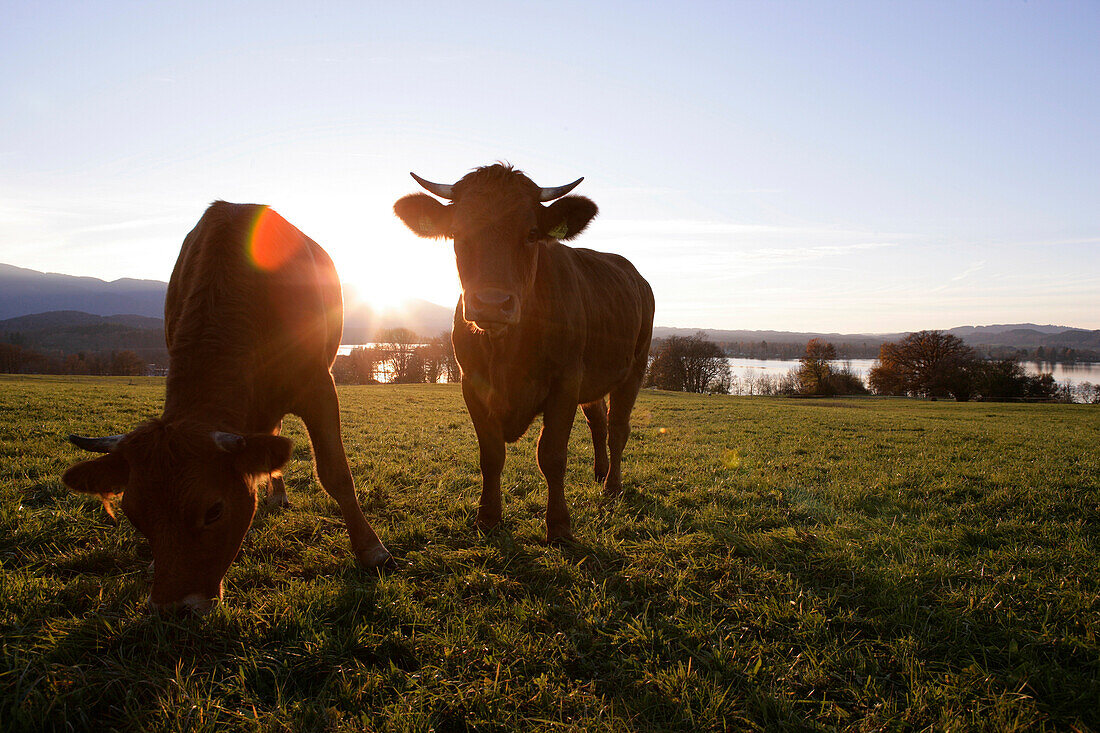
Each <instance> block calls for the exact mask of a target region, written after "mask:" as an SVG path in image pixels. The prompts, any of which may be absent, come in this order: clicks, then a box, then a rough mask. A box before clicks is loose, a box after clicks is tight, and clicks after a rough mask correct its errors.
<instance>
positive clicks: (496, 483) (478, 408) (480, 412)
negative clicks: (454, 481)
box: [462, 380, 505, 532]
mask: <svg viewBox="0 0 1100 733" xmlns="http://www.w3.org/2000/svg"><path fill="white" fill-rule="evenodd" d="M462 397H463V398H464V399H465V400H466V409H467V410H469V411H470V419H471V420H472V421H473V423H474V432H476V433H477V447H478V451H479V453H480V457H481V501H480V503H479V504H478V507H477V522H476V525H477V528H478V529H479V530H481V531H482V532H488V531H489V530H491V529H493V528H494V527H496V526H497V525H498V524H500V517H501V504H500V474H501V471H503V470H504V455H505V451H504V435H503V434H502V432H501V429H500V423H499V422H498V421H497V420H494V419H493V418H492V417H491V416H490V415H489V410H488V409H486V407H485V405H484V404H483V403H482V402H481V400H480V399H479V398H478V396H477V394H476V393H475V392H474V389H473V387H471V386H470V385H469V383H468V382H466V381H465V380H463V382H462Z"/></svg>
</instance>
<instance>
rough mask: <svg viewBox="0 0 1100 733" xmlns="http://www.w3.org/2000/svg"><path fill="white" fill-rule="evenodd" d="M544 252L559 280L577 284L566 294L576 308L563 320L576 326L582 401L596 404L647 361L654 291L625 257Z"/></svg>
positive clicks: (568, 249) (555, 250)
mask: <svg viewBox="0 0 1100 733" xmlns="http://www.w3.org/2000/svg"><path fill="white" fill-rule="evenodd" d="M548 251H549V252H550V254H551V256H552V257H553V259H554V260H555V261H556V263H557V266H556V268H555V269H558V270H559V271H564V273H566V274H564V275H560V276H559V277H562V279H566V278H569V277H575V278H576V280H575V285H573V286H571V287H569V288H566V289H567V290H569V291H574V290H575V292H571V293H570V296H571V297H570V299H575V301H574V302H575V303H576V306H574V307H571V308H567V309H566V316H567V317H568V318H570V319H573V320H574V321H579V322H580V324H581V329H580V333H579V334H578V336H579V337H580V339H581V342H580V344H579V348H580V352H581V359H582V363H583V369H584V380H583V383H582V389H581V391H582V395H581V398H582V400H584V401H587V400H588V399H598V398H599V397H601V396H603V395H604V394H606V393H607V392H608V391H610V389H611V388H612V387H613V386H614V385H616V384H618V383H619V382H621V381H622V380H623V379H625V378H626V377H627V376H628V375H629V374H631V373H632V372H633V371H635V370H636V368H637V367H638V364H639V361H641V362H642V363H644V362H645V360H646V359H647V358H648V354H649V342H650V338H651V334H652V331H653V307H654V306H653V291H652V290H651V289H650V287H649V283H648V282H646V280H645V278H643V277H642V276H641V275H640V274H639V273H638V270H637V269H636V268H635V267H634V265H633V264H631V262H630V261H629V260H627V259H626V258H625V257H621V256H619V255H616V254H611V253H607V252H596V251H594V250H591V249H583V248H577V249H574V248H572V247H567V246H565V245H557V246H553V245H551V247H550V248H549V250H548ZM558 302H559V307H560V298H559V299H558ZM550 305H551V306H553V304H552V303H551V304H550ZM570 311H571V312H570ZM574 348H576V347H574Z"/></svg>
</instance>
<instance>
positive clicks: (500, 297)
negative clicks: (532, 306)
mask: <svg viewBox="0 0 1100 733" xmlns="http://www.w3.org/2000/svg"><path fill="white" fill-rule="evenodd" d="M474 299H475V300H476V301H477V305H478V310H480V311H484V312H487V313H491V312H493V311H495V312H497V313H499V314H500V315H502V316H505V317H510V316H511V315H512V314H513V313H515V310H516V298H515V296H514V295H512V294H511V293H509V292H508V291H507V290H501V289H500V288H482V289H481V290H478V291H477V292H476V293H474Z"/></svg>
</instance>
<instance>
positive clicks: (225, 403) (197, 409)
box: [164, 345, 253, 431]
mask: <svg viewBox="0 0 1100 733" xmlns="http://www.w3.org/2000/svg"><path fill="white" fill-rule="evenodd" d="M176 351H177V353H174V354H172V356H171V358H170V361H169V367H168V380H167V386H166V394H165V399H164V419H165V420H180V419H193V420H199V421H202V422H204V423H208V424H210V425H213V426H215V427H216V428H218V429H221V430H238V431H247V430H249V429H250V425H249V418H250V415H251V413H252V394H253V390H252V385H251V381H250V379H249V378H248V377H249V375H248V374H246V372H248V371H249V368H248V360H247V359H241V358H240V356H241V355H240V354H237V355H234V354H232V353H226V352H225V350H224V349H223V348H221V346H220V345H213V346H211V347H209V348H203V349H190V350H188V349H178V350H176ZM231 351H240V349H239V347H238V348H234V349H231ZM230 365H233V366H232V367H230Z"/></svg>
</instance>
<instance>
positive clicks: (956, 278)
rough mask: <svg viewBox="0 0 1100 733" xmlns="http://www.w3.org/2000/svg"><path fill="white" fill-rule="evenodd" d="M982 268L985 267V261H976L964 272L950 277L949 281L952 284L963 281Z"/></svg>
mask: <svg viewBox="0 0 1100 733" xmlns="http://www.w3.org/2000/svg"><path fill="white" fill-rule="evenodd" d="M984 267H985V260H978V261H977V262H973V263H971V264H970V267H968V268H966V269H965V270H963V271H962V272H960V273H959V274H958V275H955V276H954V277H952V278H951V280H952V281H953V282H958V281H959V280H963V279H965V278H967V277H969V276H970V275H973V274H974V273H975V272H977V271H978V270H981V269H982V268H984Z"/></svg>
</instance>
